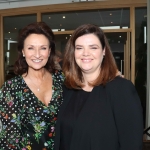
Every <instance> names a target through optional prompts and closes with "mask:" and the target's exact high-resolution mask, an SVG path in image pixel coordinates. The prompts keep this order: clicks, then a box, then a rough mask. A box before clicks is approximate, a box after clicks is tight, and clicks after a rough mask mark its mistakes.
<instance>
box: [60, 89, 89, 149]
mask: <svg viewBox="0 0 150 150" xmlns="http://www.w3.org/2000/svg"><path fill="white" fill-rule="evenodd" d="M89 94H90V92H86V91H84V90H76V91H75V92H74V93H73V94H72V96H71V100H70V102H69V103H68V105H67V107H66V109H65V111H64V114H63V116H62V118H61V126H60V128H61V133H60V150H68V149H70V143H71V137H72V133H73V128H74V123H75V121H76V120H77V118H78V116H79V114H80V112H81V110H82V108H83V107H84V104H85V103H86V100H87V98H88V96H89Z"/></svg>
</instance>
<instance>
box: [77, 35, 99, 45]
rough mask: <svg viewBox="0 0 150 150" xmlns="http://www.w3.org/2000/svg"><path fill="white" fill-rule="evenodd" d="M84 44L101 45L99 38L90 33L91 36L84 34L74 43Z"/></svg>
mask: <svg viewBox="0 0 150 150" xmlns="http://www.w3.org/2000/svg"><path fill="white" fill-rule="evenodd" d="M84 42H86V43H87V44H88V43H93V44H94V43H97V44H101V42H100V40H99V38H98V37H97V36H96V35H95V34H92V33H91V34H85V35H82V36H80V37H78V38H77V39H76V41H75V44H78V43H84Z"/></svg>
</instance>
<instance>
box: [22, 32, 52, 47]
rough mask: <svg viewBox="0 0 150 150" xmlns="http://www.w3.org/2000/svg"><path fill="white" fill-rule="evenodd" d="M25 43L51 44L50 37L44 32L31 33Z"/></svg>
mask: <svg viewBox="0 0 150 150" xmlns="http://www.w3.org/2000/svg"><path fill="white" fill-rule="evenodd" d="M24 43H25V44H36V45H38V44H49V40H48V38H47V37H46V36H45V35H43V34H30V35H29V36H27V37H26V39H25V40H24Z"/></svg>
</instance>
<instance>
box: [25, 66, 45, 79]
mask: <svg viewBox="0 0 150 150" xmlns="http://www.w3.org/2000/svg"><path fill="white" fill-rule="evenodd" d="M46 72H47V71H46V69H45V68H43V69H41V70H33V69H28V74H27V76H28V77H30V79H33V78H34V79H37V80H44V78H45V76H46Z"/></svg>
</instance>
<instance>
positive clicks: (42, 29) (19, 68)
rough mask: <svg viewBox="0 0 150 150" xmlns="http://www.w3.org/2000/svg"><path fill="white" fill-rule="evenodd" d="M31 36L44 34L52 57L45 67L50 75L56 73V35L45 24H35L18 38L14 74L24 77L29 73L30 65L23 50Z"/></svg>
mask: <svg viewBox="0 0 150 150" xmlns="http://www.w3.org/2000/svg"><path fill="white" fill-rule="evenodd" d="M30 34H42V35H44V36H45V37H46V38H47V39H48V40H49V43H50V46H49V48H50V49H51V53H50V57H49V58H48V61H47V63H46V65H45V66H44V67H45V68H46V69H47V70H48V71H49V72H50V73H52V72H54V71H55V64H54V56H55V41H54V34H53V32H52V30H51V28H50V27H49V26H48V25H47V24H46V23H44V22H34V23H31V24H29V25H27V26H26V27H25V28H23V29H22V30H21V32H20V34H19V36H18V47H17V49H18V59H17V60H16V62H15V65H14V73H15V74H17V75H22V74H24V73H28V64H27V62H26V60H25V58H24V57H23V54H22V50H23V47H24V41H25V39H26V38H27V37H28V36H29V35H30Z"/></svg>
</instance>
